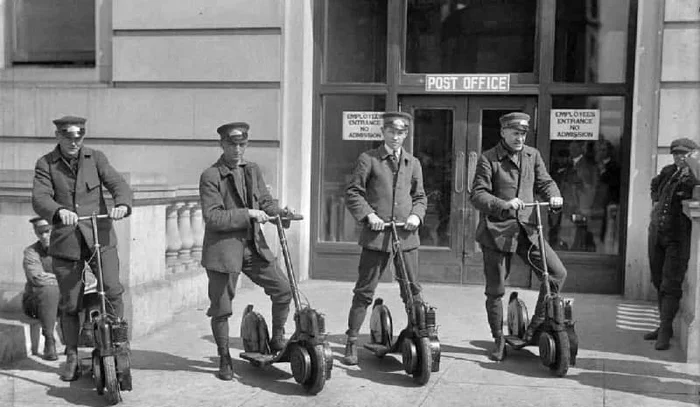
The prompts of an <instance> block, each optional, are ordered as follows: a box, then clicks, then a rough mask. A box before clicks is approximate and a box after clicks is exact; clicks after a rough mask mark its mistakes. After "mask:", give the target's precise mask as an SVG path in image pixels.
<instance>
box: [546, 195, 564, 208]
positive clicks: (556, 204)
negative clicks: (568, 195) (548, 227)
mask: <svg viewBox="0 0 700 407" xmlns="http://www.w3.org/2000/svg"><path fill="white" fill-rule="evenodd" d="M562 206H564V198H562V197H560V196H553V197H551V198H549V208H550V209H559V208H561V207H562Z"/></svg>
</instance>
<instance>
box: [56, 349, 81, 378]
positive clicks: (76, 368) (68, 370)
mask: <svg viewBox="0 0 700 407" xmlns="http://www.w3.org/2000/svg"><path fill="white" fill-rule="evenodd" d="M79 377H80V363H78V351H77V350H72V349H68V350H66V365H65V366H64V367H63V372H62V373H61V380H63V381H64V382H72V381H75V380H78V378H79Z"/></svg>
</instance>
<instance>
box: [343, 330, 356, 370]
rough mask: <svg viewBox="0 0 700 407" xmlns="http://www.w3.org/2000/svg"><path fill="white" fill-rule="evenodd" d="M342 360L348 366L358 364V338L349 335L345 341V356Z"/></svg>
mask: <svg viewBox="0 0 700 407" xmlns="http://www.w3.org/2000/svg"><path fill="white" fill-rule="evenodd" d="M341 361H342V362H343V364H344V365H348V366H354V365H356V364H357V338H355V337H351V336H348V340H347V342H345V356H343V359H342V360H341Z"/></svg>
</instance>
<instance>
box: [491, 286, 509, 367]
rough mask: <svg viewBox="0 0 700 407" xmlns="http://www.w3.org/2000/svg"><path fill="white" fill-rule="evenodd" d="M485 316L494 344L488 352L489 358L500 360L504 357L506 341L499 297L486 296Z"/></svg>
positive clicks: (501, 304)
mask: <svg viewBox="0 0 700 407" xmlns="http://www.w3.org/2000/svg"><path fill="white" fill-rule="evenodd" d="M486 318H487V319H488V321H489V327H490V328H491V336H493V339H494V346H493V348H492V349H491V351H490V352H489V358H490V359H491V360H495V361H501V360H503V358H504V357H505V352H506V341H505V337H504V336H503V303H502V301H501V297H498V298H490V297H488V298H486Z"/></svg>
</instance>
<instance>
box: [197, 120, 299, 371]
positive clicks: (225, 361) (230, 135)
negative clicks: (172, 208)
mask: <svg viewBox="0 0 700 407" xmlns="http://www.w3.org/2000/svg"><path fill="white" fill-rule="evenodd" d="M249 128H250V126H249V125H248V124H247V123H243V122H236V123H228V124H224V125H222V126H220V127H219V128H218V129H217V130H216V131H217V132H218V133H219V136H220V138H221V142H220V144H221V148H222V149H223V150H224V152H223V154H222V155H221V157H220V158H219V160H218V161H217V162H216V163H214V165H212V166H211V167H209V168H207V169H206V170H204V172H203V173H202V176H201V177H200V180H199V195H200V199H201V203H202V215H203V216H204V222H205V231H204V244H203V248H202V266H203V267H204V268H205V269H206V270H207V277H208V278H209V300H210V302H211V304H210V306H209V310H208V311H207V315H208V316H210V317H211V331H212V334H213V335H214V340H215V341H216V346H217V350H218V354H219V357H220V358H219V373H218V375H219V378H220V379H221V380H231V379H232V378H233V362H232V361H231V355H230V353H229V341H228V332H229V325H228V319H229V317H230V316H231V314H232V311H231V302H232V301H233V297H234V296H235V294H236V282H237V281H238V276H239V275H240V273H241V272H242V273H244V274H245V275H246V276H248V277H249V278H250V279H251V280H252V281H253V282H254V283H255V284H257V285H259V286H261V287H262V288H263V289H264V290H265V294H267V295H268V296H270V299H271V300H272V338H271V339H270V350H272V351H273V352H278V351H280V350H282V349H284V346H285V338H284V324H285V323H286V322H287V317H288V315H289V303H290V302H291V300H292V294H291V289H290V286H289V281H287V278H286V277H285V275H284V273H283V272H282V271H281V270H280V268H279V266H278V265H277V262H276V261H275V256H274V255H273V254H272V251H271V250H270V247H269V246H268V245H267V242H266V241H265V236H264V235H263V232H262V230H261V229H260V225H261V224H262V223H265V222H267V221H268V220H269V219H270V217H272V216H276V215H277V214H283V213H287V212H288V211H287V209H286V208H285V209H280V207H279V205H278V204H277V201H276V200H275V199H273V198H272V196H271V195H270V193H269V192H268V190H267V186H266V184H265V181H264V180H263V176H262V172H261V171H260V168H259V167H258V165H257V164H255V163H253V162H250V161H245V160H244V159H243V154H244V153H245V149H246V147H247V146H248V130H249Z"/></svg>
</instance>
